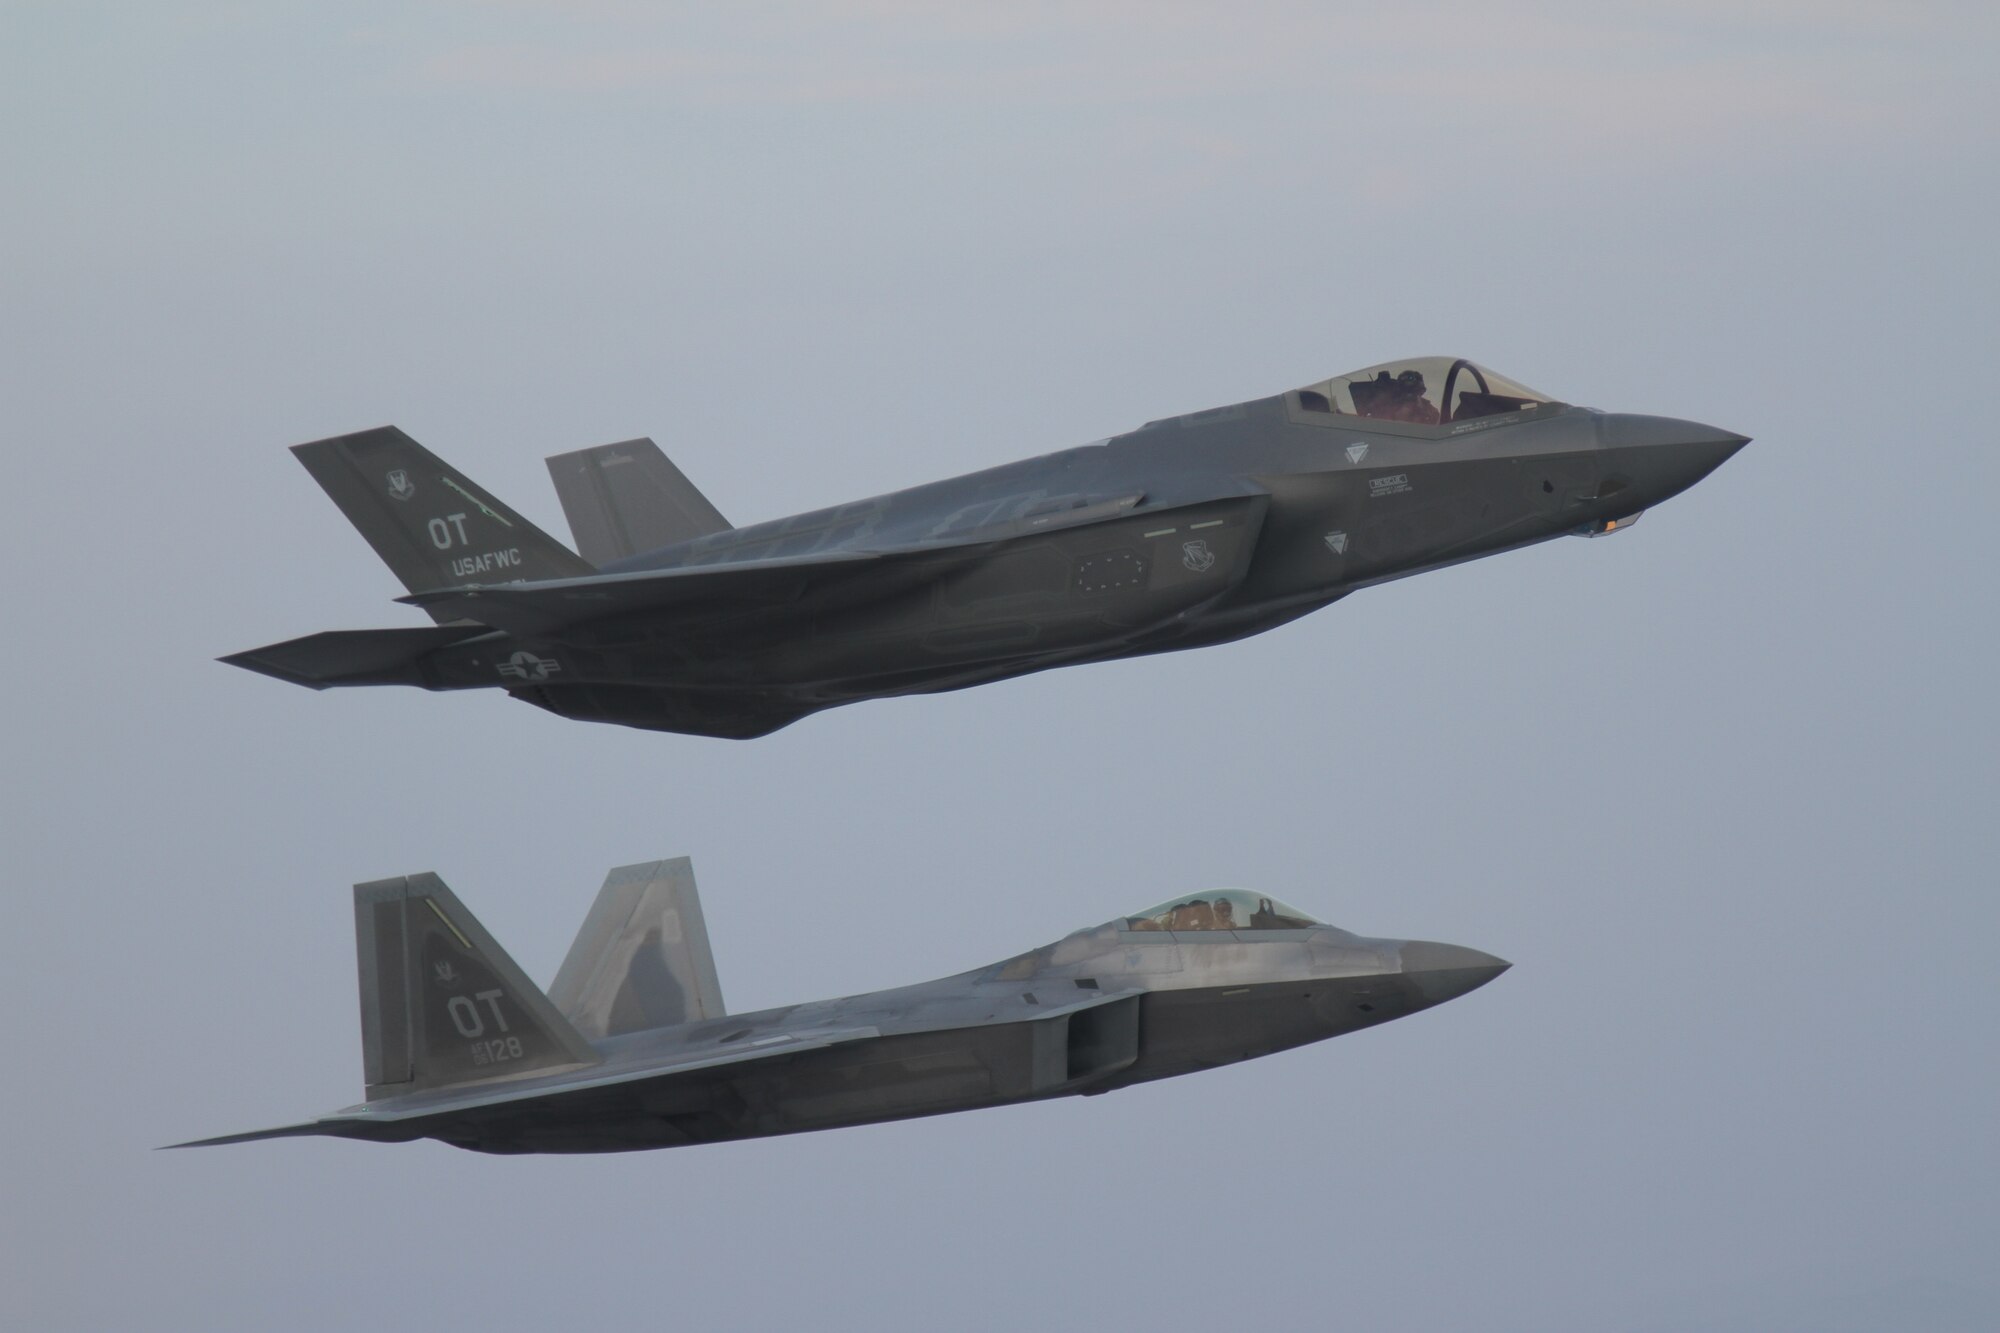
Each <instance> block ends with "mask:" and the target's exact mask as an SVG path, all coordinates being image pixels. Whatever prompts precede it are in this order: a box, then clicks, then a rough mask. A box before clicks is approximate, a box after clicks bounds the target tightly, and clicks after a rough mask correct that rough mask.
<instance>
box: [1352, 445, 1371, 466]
mask: <svg viewBox="0 0 2000 1333" xmlns="http://www.w3.org/2000/svg"><path fill="white" fill-rule="evenodd" d="M1366 457H1368V446H1367V445H1365V444H1350V445H1348V446H1347V461H1348V462H1350V463H1359V462H1360V461H1361V460H1362V459H1364V458H1366Z"/></svg>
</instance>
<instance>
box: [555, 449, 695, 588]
mask: <svg viewBox="0 0 2000 1333" xmlns="http://www.w3.org/2000/svg"><path fill="white" fill-rule="evenodd" d="M548 465H549V477H550V478H551V479H552V480H553V481H554V482H555V484H556V495H557V496H558V497H560V498H561V500H562V507H563V515H564V517H566V518H568V519H569V530H570V535H571V536H573V537H574V538H575V539H576V549H577V550H578V551H579V552H581V553H582V555H583V558H584V559H586V560H588V561H590V563H591V564H593V565H606V564H609V563H610V562H611V561H613V560H623V559H625V558H626V557H627V556H633V555H638V554H640V553H641V552H644V551H657V550H659V549H660V548H661V547H663V546H673V545H677V544H678V543H680V542H685V541H692V540H694V539H695V538H696V537H706V536H708V535H709V534H710V533H714V532H727V531H728V530H729V520H728V519H725V518H724V517H723V516H722V514H721V512H720V511H718V510H717V509H716V507H715V506H714V505H712V504H710V503H709V502H708V497H707V496H705V495H703V494H702V493H701V492H700V491H698V490H696V489H695V485H694V483H693V482H691V481H689V480H688V479H687V474H686V473H684V472H682V471H681V470H680V469H679V468H677V467H675V466H674V465H673V462H672V460H670V459H669V458H668V457H667V456H666V455H665V454H663V453H661V452H660V446H658V445H657V444H654V443H653V442H652V441H651V440H647V439H638V440H623V441H620V442H619V443H617V444H601V445H599V446H597V447H596V448H595V449H579V450H577V451H576V452H575V453H569V454H557V455H555V456H554V457H553V458H550V459H549V460H548Z"/></svg>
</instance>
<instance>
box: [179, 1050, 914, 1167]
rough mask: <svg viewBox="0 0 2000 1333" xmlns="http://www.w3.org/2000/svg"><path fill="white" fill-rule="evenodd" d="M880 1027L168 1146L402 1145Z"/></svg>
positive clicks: (412, 1098)
mask: <svg viewBox="0 0 2000 1333" xmlns="http://www.w3.org/2000/svg"><path fill="white" fill-rule="evenodd" d="M881 1035H882V1034H881V1031H880V1029H877V1028H873V1027H853V1028H837V1029H828V1030H824V1031H818V1032H796V1033H782V1034H778V1035H774V1036H769V1037H765V1038H762V1039H761V1040H758V1041H754V1042H746V1043H744V1044H743V1045H742V1046H737V1047H727V1048H723V1049H720V1050H718V1049H717V1048H716V1047H715V1046H702V1047H698V1048H694V1049H690V1050H687V1051H683V1052H678V1053H675V1054H674V1055H671V1056H667V1057H663V1058H660V1059H655V1060H648V1061H646V1062H644V1063H643V1064H637V1065H622V1066H620V1067H618V1068H617V1069H616V1070H612V1071H606V1072H602V1073H596V1074H592V1073H584V1074H581V1075H579V1074H574V1073H571V1074H561V1075H553V1076H547V1077H539V1078H524V1079H518V1080H513V1081H510V1082H506V1083H486V1084H479V1085H474V1086H472V1087H468V1088H464V1089H459V1090H451V1089H445V1090H440V1091H437V1092H429V1093H413V1094H411V1095H409V1096H406V1097H396V1098H391V1099H389V1100H385V1101H382V1102H379V1103H368V1104H364V1105H361V1106H351V1107H348V1108H347V1109H346V1110H344V1111H337V1112H335V1113H334V1114H332V1115H325V1116H321V1117H319V1119H317V1120H308V1121H304V1122H302V1123H300V1124H296V1125H279V1126H277V1127H275V1128H273V1129H253V1130H249V1131H247V1132H244V1133H241V1134H221V1135H217V1136H216V1137H214V1138H207V1139H191V1140H189V1141H188V1142H186V1143H170V1144H167V1145H166V1146H167V1147H169V1148H210V1147H217V1146H220V1145H222V1144H227V1143H254V1142H256V1141H258V1140H260V1139H290V1138H313V1137H317V1138H337V1139H366V1140H370V1141H373V1142H377V1143H404V1142H408V1141H410V1140H412V1139H420V1138H425V1137H428V1136H429V1133H430V1131H431V1129H432V1128H433V1127H435V1126H436V1124H437V1122H439V1121H443V1120H454V1119H461V1118H464V1117H466V1116H468V1115H476V1114H479V1113H483V1112H490V1111H501V1110H506V1109H507V1108H510V1107H520V1106H522V1105H523V1104H524V1103H531V1102H537V1101H542V1100H544V1099H548V1098H554V1097H569V1096H572V1095H583V1096H588V1095H589V1094H591V1093H595V1092H600V1091H603V1090H606V1089H614V1088H617V1087H619V1086H621V1085H623V1084H628V1083H642V1082H645V1081H647V1080H651V1079H659V1078H666V1077H671V1076H674V1075H677V1074H692V1073H696V1072H698V1071H702V1070H709V1069H719V1068H723V1067H725V1066H730V1065H749V1064H756V1063H760V1062H764V1061H778V1060H784V1059H788V1058H789V1057H791V1056H794V1055H799V1054H801V1053H803V1052H806V1051H817V1050H823V1049H825V1048H826V1047H829V1046H841V1045H845V1044H847V1043H849V1042H856V1041H869V1040H872V1039H874V1038H876V1037H879V1036H881Z"/></svg>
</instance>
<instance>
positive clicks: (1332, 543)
mask: <svg viewBox="0 0 2000 1333" xmlns="http://www.w3.org/2000/svg"><path fill="white" fill-rule="evenodd" d="M1361 447H1362V448H1364V449H1365V448H1367V447H1368V446H1367V445H1363V446H1361ZM1325 541H1326V549H1327V550H1329V551H1331V552H1333V553H1334V554H1335V555H1346V554H1347V534H1346V533H1344V532H1329V533H1327V534H1326V537H1325Z"/></svg>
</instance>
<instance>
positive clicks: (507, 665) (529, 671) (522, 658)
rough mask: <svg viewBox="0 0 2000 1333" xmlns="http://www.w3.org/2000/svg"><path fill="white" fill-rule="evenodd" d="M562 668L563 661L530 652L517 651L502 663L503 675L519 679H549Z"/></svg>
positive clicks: (501, 670)
mask: <svg viewBox="0 0 2000 1333" xmlns="http://www.w3.org/2000/svg"><path fill="white" fill-rule="evenodd" d="M561 670H562V663H561V662H558V661H556V660H555V659H554V658H553V657H537V656H535V655H534V654H533V653H529V652H519V653H515V654H514V655H513V656H512V657H510V658H508V659H507V660H506V661H504V662H502V663H501V664H500V674H501V675H503V676H513V677H514V678H515V679H517V680H547V679H548V678H549V677H550V676H551V675H552V674H554V673H555V672H558V671H561Z"/></svg>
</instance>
